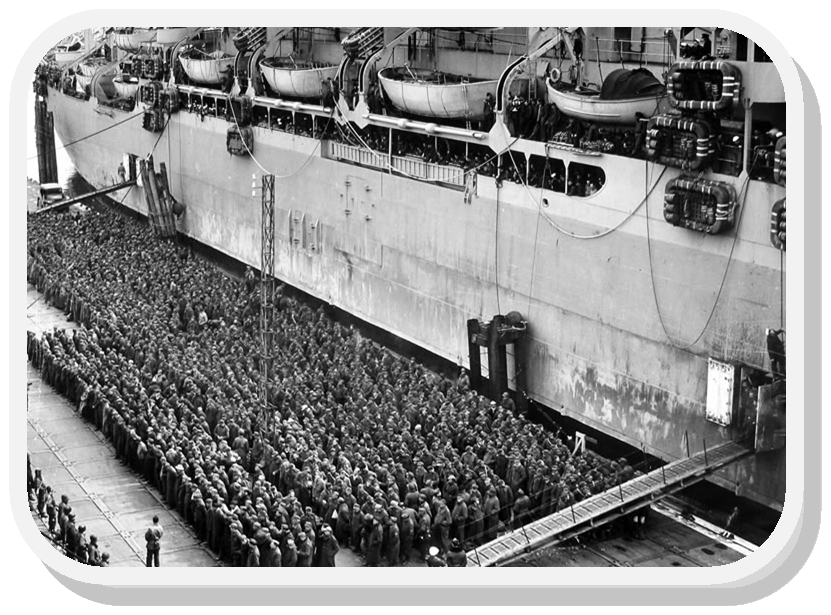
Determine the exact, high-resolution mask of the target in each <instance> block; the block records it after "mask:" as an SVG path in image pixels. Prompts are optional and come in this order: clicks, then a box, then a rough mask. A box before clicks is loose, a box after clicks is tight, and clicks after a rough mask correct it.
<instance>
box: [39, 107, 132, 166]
mask: <svg viewBox="0 0 831 615" xmlns="http://www.w3.org/2000/svg"><path fill="white" fill-rule="evenodd" d="M142 115H144V112H143V111H139V112H138V113H134V114H133V115H131V116H129V117H126V118H124V119H123V120H119V121H118V122H116V123H115V124H112V125H111V126H107V127H106V128H102V129H101V130H96V131H95V132H93V133H90V134H88V135H87V136H85V137H81V138H80V139H75V140H74V141H70V142H69V143H67V144H66V145H61V147H56V148H55V149H61V148H63V149H66V148H67V147H70V146H72V145H75V144H76V143H80V142H81V141H86V140H87V139H91V138H92V137H94V136H96V135H100V134H101V133H102V132H106V131H107V130H110V129H111V128H115V127H116V126H119V125H120V124H123V123H124V122H129V121H130V120H133V119H135V118H137V117H140V116H142ZM35 158H37V155H35V156H30V157H29V158H28V160H34V159H35Z"/></svg>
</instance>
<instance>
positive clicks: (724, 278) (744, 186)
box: [644, 152, 759, 350]
mask: <svg viewBox="0 0 831 615" xmlns="http://www.w3.org/2000/svg"><path fill="white" fill-rule="evenodd" d="M758 155H759V152H756V158H758ZM756 158H754V160H753V163H752V164H751V165H750V168H753V166H755V164H756ZM646 164H649V163H648V162H647V163H646ZM644 177H646V174H644ZM749 180H750V174H749V173H748V174H747V175H746V176H745V178H744V183H743V184H742V187H741V190H740V191H739V194H740V195H741V196H740V197H739V198H738V200H739V201H740V204H739V208H740V209H739V218H738V220H737V221H736V227H735V232H734V234H733V243H732V244H731V246H730V253H729V254H728V255H727V264H726V265H725V266H724V274H723V275H722V276H721V283H720V284H719V288H718V293H716V298H715V301H713V307H712V308H711V309H710V314H709V315H708V316H707V321H706V322H705V323H704V326H703V327H702V328H701V332H700V333H699V334H698V336H697V337H696V338H695V339H694V340H693V341H692V342H690V343H689V344H679V343H678V342H677V341H676V340H675V339H673V337H672V336H671V335H670V334H669V331H667V327H666V323H665V322H664V317H663V315H662V314H661V306H660V303H659V302H658V289H657V288H656V286H655V268H654V266H653V258H652V239H651V236H650V231H649V211H647V212H646V245H647V249H648V252H649V276H650V279H651V281H652V297H653V299H654V300H655V309H656V311H657V312H658V320H659V321H660V323H661V329H663V331H664V335H665V336H666V338H667V340H668V341H669V343H670V344H671V345H672V346H674V347H675V348H676V349H678V350H689V349H690V348H692V347H693V346H695V345H696V344H697V343H698V342H699V340H700V339H701V338H702V337H704V333H705V332H706V331H707V329H708V327H709V326H710V321H712V319H713V316H714V315H715V313H716V307H717V306H718V302H719V299H720V298H721V293H722V291H723V290H724V286H725V282H726V281H727V273H728V272H729V271H730V263H731V262H732V261H733V252H734V251H735V249H736V243H737V242H738V239H739V228H741V222H742V218H743V217H744V209H745V201H746V200H747V193H748V192H749V190H748V187H749V183H750V181H749Z"/></svg>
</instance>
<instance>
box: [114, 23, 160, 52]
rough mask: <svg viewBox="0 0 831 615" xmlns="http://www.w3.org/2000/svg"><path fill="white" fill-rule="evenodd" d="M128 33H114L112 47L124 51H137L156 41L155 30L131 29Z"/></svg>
mask: <svg viewBox="0 0 831 615" xmlns="http://www.w3.org/2000/svg"><path fill="white" fill-rule="evenodd" d="M130 30H131V31H130V32H115V33H114V34H113V45H115V46H116V47H118V48H120V49H123V50H124V51H138V50H139V49H141V46H142V45H144V44H145V43H152V42H153V41H154V40H156V30H142V29H137V28H131V29H130Z"/></svg>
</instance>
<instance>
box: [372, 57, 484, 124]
mask: <svg viewBox="0 0 831 615" xmlns="http://www.w3.org/2000/svg"><path fill="white" fill-rule="evenodd" d="M378 81H379V82H380V84H381V87H382V88H383V90H384V92H385V93H386V95H387V96H388V97H389V99H390V102H392V104H393V105H394V106H395V107H396V108H397V109H400V110H401V111H405V112H407V113H412V114H414V115H419V116H422V117H436V118H444V119H468V120H482V119H484V117H485V97H486V96H487V95H488V94H491V95H492V96H495V95H496V84H497V81H496V80H495V79H494V80H483V79H468V78H467V77H460V76H459V75H452V74H449V73H442V72H437V71H426V70H413V69H410V68H407V67H392V68H385V69H384V70H382V71H381V72H379V73H378Z"/></svg>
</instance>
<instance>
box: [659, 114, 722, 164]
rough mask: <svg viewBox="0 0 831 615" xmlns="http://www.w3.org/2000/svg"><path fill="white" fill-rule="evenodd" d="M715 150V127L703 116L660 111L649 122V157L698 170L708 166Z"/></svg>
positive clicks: (663, 162)
mask: <svg viewBox="0 0 831 615" xmlns="http://www.w3.org/2000/svg"><path fill="white" fill-rule="evenodd" d="M715 150H716V135H715V131H714V130H713V129H712V128H711V127H710V124H709V123H707V122H706V121H704V120H702V119H695V120H694V119H688V118H684V117H680V116H673V115H658V116H655V117H653V118H650V120H649V123H648V124H647V128H646V157H647V158H648V159H649V160H652V161H654V162H659V163H661V164H665V165H667V166H670V167H677V168H679V169H684V170H685V171H697V170H700V169H703V168H705V166H706V164H707V163H708V162H709V160H710V158H711V157H712V156H713V153H714V152H715Z"/></svg>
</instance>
